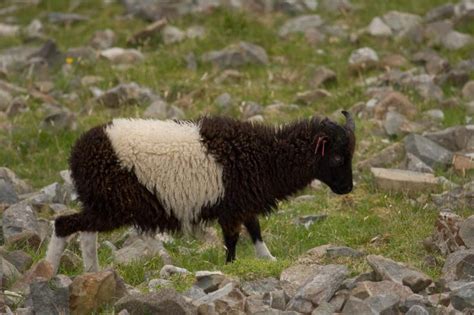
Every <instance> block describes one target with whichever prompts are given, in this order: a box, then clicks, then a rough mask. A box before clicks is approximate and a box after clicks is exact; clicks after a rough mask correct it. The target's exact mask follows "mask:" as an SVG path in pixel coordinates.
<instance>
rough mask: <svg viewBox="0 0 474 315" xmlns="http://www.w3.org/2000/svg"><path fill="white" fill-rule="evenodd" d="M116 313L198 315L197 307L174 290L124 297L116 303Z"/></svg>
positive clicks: (131, 314)
mask: <svg viewBox="0 0 474 315" xmlns="http://www.w3.org/2000/svg"><path fill="white" fill-rule="evenodd" d="M114 308H115V312H117V313H118V312H120V311H122V310H127V311H128V312H129V313H130V315H140V314H157V315H160V314H162V315H168V314H185V315H191V314H197V311H196V307H194V306H193V305H192V304H191V303H188V302H186V300H185V299H184V298H183V297H182V296H181V295H180V294H178V293H177V292H176V291H174V290H172V289H163V290H161V291H159V292H157V293H149V294H144V295H128V296H124V297H123V298H121V299H120V300H118V301H117V302H116V303H115V306H114Z"/></svg>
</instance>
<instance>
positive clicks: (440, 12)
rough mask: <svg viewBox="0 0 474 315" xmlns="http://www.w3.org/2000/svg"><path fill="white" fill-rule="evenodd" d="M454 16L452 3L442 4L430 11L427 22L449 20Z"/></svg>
mask: <svg viewBox="0 0 474 315" xmlns="http://www.w3.org/2000/svg"><path fill="white" fill-rule="evenodd" d="M453 16H454V5H453V4H452V3H446V4H442V5H440V6H437V7H434V8H433V9H431V10H429V11H428V12H427V13H426V15H425V21H426V22H434V21H438V20H443V19H449V18H451V17H453Z"/></svg>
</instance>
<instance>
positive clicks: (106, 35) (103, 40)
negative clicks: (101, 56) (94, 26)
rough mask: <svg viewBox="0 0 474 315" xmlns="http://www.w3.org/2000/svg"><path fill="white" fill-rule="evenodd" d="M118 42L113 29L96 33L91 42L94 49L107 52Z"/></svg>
mask: <svg viewBox="0 0 474 315" xmlns="http://www.w3.org/2000/svg"><path fill="white" fill-rule="evenodd" d="M116 42H117V35H115V32H114V31H112V30H111V29H106V30H103V31H96V32H95V33H94V35H92V38H91V40H90V42H89V44H90V45H91V47H92V48H95V49H98V50H105V49H108V48H111V47H113V46H114V44H115V43H116Z"/></svg>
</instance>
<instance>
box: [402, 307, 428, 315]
mask: <svg viewBox="0 0 474 315" xmlns="http://www.w3.org/2000/svg"><path fill="white" fill-rule="evenodd" d="M405 314H406V315H429V314H430V313H429V312H428V311H427V310H426V309H425V308H424V307H423V306H421V305H413V306H412V307H410V309H409V310H408V312H406V313H405Z"/></svg>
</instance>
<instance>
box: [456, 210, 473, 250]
mask: <svg viewBox="0 0 474 315" xmlns="http://www.w3.org/2000/svg"><path fill="white" fill-rule="evenodd" d="M459 236H460V237H461V239H462V241H463V242H464V244H465V245H466V247H467V248H473V249H474V215H471V216H470V217H469V218H467V219H465V220H464V221H463V222H462V223H461V225H460V227H459Z"/></svg>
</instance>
